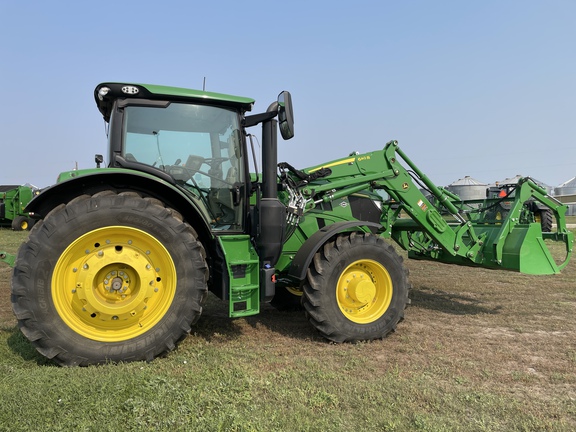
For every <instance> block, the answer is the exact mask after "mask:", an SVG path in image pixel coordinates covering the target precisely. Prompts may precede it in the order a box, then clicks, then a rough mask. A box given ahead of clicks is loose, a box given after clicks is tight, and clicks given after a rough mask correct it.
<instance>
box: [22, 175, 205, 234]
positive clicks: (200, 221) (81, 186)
mask: <svg viewBox="0 0 576 432" xmlns="http://www.w3.org/2000/svg"><path fill="white" fill-rule="evenodd" d="M105 190H112V191H115V192H126V191H132V192H138V193H140V194H142V195H143V196H148V197H153V198H157V199H159V200H160V201H162V202H163V203H165V205H166V206H167V207H170V208H173V209H174V210H177V211H178V212H179V213H181V214H182V216H183V218H184V219H185V220H186V221H187V222H188V223H189V224H190V225H192V226H193V227H194V229H195V230H196V231H197V233H198V235H199V237H200V240H201V241H202V242H204V241H208V239H210V238H211V237H212V235H211V233H210V228H209V225H208V222H207V221H206V219H205V217H204V216H203V213H202V210H201V209H200V207H199V205H198V204H196V203H195V202H194V200H193V199H192V198H190V197H188V196H187V195H186V194H185V192H184V191H182V190H180V189H179V188H178V187H177V186H175V185H173V184H170V183H168V182H167V181H164V180H162V179H159V178H157V177H154V176H152V175H148V174H146V173H139V172H135V171H134V170H125V169H114V168H109V169H108V168H107V169H101V170H97V171H95V170H91V171H90V173H89V174H86V175H82V176H79V177H75V178H71V179H69V180H66V181H63V182H61V183H57V184H55V185H54V186H51V187H49V188H47V189H44V190H43V191H42V193H40V194H39V195H37V196H36V197H35V198H34V199H33V200H32V201H30V203H28V205H27V206H26V209H25V210H26V211H27V212H31V213H32V216H33V217H34V218H36V219H42V218H44V217H45V216H46V215H47V214H48V213H49V212H50V211H51V210H52V209H54V208H55V207H57V206H59V205H61V204H66V203H68V202H70V201H71V200H73V199H74V198H76V197H77V196H79V195H82V194H87V195H93V194H95V193H98V192H102V191H105Z"/></svg>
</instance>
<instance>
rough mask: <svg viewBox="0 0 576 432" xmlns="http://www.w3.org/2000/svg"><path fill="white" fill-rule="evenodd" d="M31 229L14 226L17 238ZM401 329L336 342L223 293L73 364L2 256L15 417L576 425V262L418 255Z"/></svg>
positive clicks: (279, 424)
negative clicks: (39, 333) (179, 331)
mask: <svg viewBox="0 0 576 432" xmlns="http://www.w3.org/2000/svg"><path fill="white" fill-rule="evenodd" d="M25 235H26V234H25V233H15V232H12V231H9V230H0V249H3V250H7V251H9V252H15V251H16V248H17V246H18V244H19V243H20V242H21V241H22V240H23V239H24V238H25ZM406 264H407V266H408V267H409V269H410V279H411V282H412V285H413V290H412V294H411V298H412V305H411V306H410V307H409V308H408V309H407V311H406V319H405V320H404V321H403V322H402V323H400V325H399V326H398V331H397V332H396V333H394V334H392V335H391V336H389V337H388V338H386V339H384V340H381V341H375V342H370V343H360V344H344V345H335V344H329V343H327V342H325V341H324V340H323V339H321V338H320V337H319V336H317V335H316V333H315V332H314V330H313V329H312V328H311V326H309V324H308V323H307V322H306V320H305V318H304V316H303V313H302V312H278V311H276V310H274V309H272V308H270V307H264V308H263V311H262V313H261V314H260V315H258V316H255V317H250V318H245V319H236V320H230V319H228V318H227V306H226V305H225V304H223V303H221V302H220V301H218V300H217V299H215V298H210V300H209V303H208V305H207V307H206V308H205V312H204V314H203V316H202V317H201V319H200V321H199V323H198V324H197V325H196V327H195V329H194V333H193V334H192V335H191V336H190V337H188V338H187V339H185V340H184V341H183V343H182V344H181V345H180V347H179V348H178V350H176V351H175V352H173V353H171V354H170V355H169V356H168V357H166V358H162V359H157V360H156V361H154V362H152V363H131V364H120V365H106V366H99V367H89V368H61V367H57V366H54V365H53V364H51V363H50V362H49V361H46V360H44V358H43V357H41V356H39V355H38V354H36V352H35V350H34V349H33V348H31V346H30V344H29V343H28V342H27V340H26V339H24V338H23V336H21V334H20V333H19V331H18V329H17V325H16V320H15V319H14V317H13V315H12V312H11V308H10V294H9V283H10V282H9V279H10V269H9V268H8V267H7V266H5V265H4V266H2V267H0V402H1V409H0V431H28V430H30V431H32V430H33V431H59V430H62V431H63V430H66V431H71V430H73V431H112V430H117V429H120V430H126V431H142V430H160V431H164V430H166V431H168V430H170V431H195V430H198V431H352V430H354V431H413V430H415V431H571V430H576V332H575V330H576V323H575V320H574V316H575V315H576V261H574V262H573V263H572V264H570V265H569V267H568V268H567V269H566V270H565V271H564V272H563V273H562V274H561V275H556V276H538V277H537V276H526V275H521V274H516V273H510V272H503V271H490V270H483V269H475V268H464V267H455V266H447V265H442V264H436V263H426V262H419V261H407V262H406Z"/></svg>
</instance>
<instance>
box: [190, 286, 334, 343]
mask: <svg viewBox="0 0 576 432" xmlns="http://www.w3.org/2000/svg"><path fill="white" fill-rule="evenodd" d="M210 297H212V296H210ZM262 328H264V329H266V330H268V331H270V332H273V333H276V334H278V335H280V336H286V337H289V338H291V339H300V340H308V341H310V340H318V341H323V340H324V339H323V338H322V337H321V336H320V335H319V334H318V333H317V332H316V330H315V329H314V328H313V327H312V325H311V324H310V323H309V322H308V320H307V319H306V316H305V314H304V309H299V310H286V311H280V310H278V309H276V308H274V307H273V306H271V305H269V304H267V303H266V304H261V305H260V313H259V314H258V315H253V316H247V317H241V318H230V317H229V316H228V304H227V303H226V302H224V301H220V300H218V299H216V298H215V297H214V298H209V300H208V301H207V303H206V305H205V307H204V311H203V312H202V315H201V316H200V319H199V320H198V322H197V323H196V324H195V325H194V326H193V327H192V333H193V334H194V335H196V336H198V337H201V338H202V339H205V340H206V341H209V342H210V341H212V340H222V339H235V338H238V337H240V336H243V335H245V334H246V333H249V332H258V331H259V330H260V329H262Z"/></svg>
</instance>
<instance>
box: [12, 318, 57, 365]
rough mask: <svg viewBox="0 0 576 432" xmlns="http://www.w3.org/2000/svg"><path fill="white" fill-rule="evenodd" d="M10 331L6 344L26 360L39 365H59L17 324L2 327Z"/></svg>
mask: <svg viewBox="0 0 576 432" xmlns="http://www.w3.org/2000/svg"><path fill="white" fill-rule="evenodd" d="M2 330H6V331H7V332H10V335H9V336H8V339H7V340H6V344H7V345H8V348H9V349H10V350H11V351H12V352H13V353H14V354H15V355H17V356H19V357H20V358H21V359H22V360H23V361H25V362H32V363H36V364H37V365H38V366H52V367H58V365H57V364H56V363H54V362H53V361H52V360H49V359H47V358H46V357H44V356H43V355H41V354H40V353H39V352H38V351H36V349H35V348H34V346H33V345H32V344H31V343H30V341H29V340H28V339H26V338H25V337H24V335H23V334H22V332H20V329H18V327H17V326H15V327H13V328H11V329H2Z"/></svg>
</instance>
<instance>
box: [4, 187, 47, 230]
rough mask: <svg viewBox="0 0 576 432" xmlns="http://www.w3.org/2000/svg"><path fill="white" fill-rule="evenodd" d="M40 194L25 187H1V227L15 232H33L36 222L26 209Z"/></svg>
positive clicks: (31, 188)
mask: <svg viewBox="0 0 576 432" xmlns="http://www.w3.org/2000/svg"><path fill="white" fill-rule="evenodd" d="M38 193H39V191H38V189H36V188H34V187H30V186H28V185H24V186H10V185H3V186H0V226H9V227H12V229H13V230H14V231H24V230H28V231H29V230H31V229H32V227H33V226H34V223H35V222H36V220H35V219H33V218H31V217H30V215H29V214H28V212H26V211H25V210H24V209H25V208H26V206H27V205H28V203H29V202H30V201H31V200H32V198H34V196H35V195H37V194H38Z"/></svg>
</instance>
